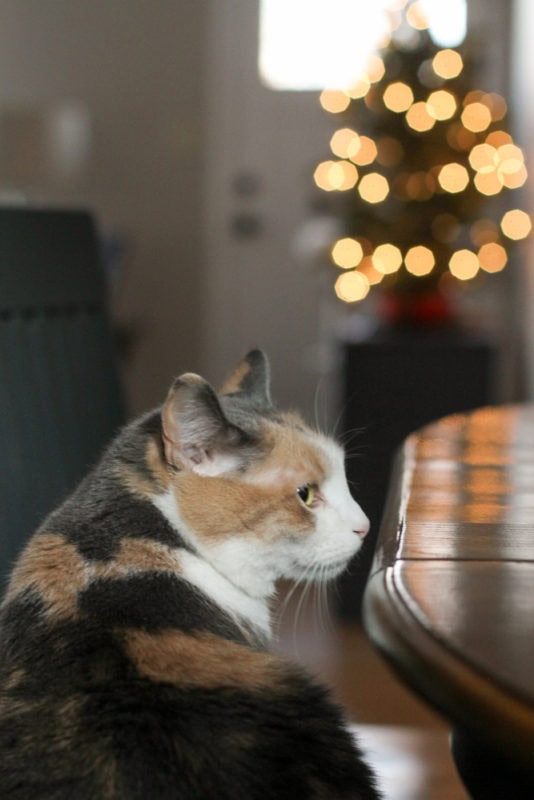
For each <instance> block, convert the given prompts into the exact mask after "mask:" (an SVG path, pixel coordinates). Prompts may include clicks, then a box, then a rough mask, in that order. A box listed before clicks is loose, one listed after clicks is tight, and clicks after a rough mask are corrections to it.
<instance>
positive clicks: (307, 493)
mask: <svg viewBox="0 0 534 800" xmlns="http://www.w3.org/2000/svg"><path fill="white" fill-rule="evenodd" d="M297 494H298V496H299V497H300V499H301V500H302V502H303V503H304V505H305V506H311V505H312V504H313V501H314V500H315V497H316V489H315V488H314V487H313V486H310V484H309V483H307V484H306V485H305V486H299V488H298V489H297Z"/></svg>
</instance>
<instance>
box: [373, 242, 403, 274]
mask: <svg viewBox="0 0 534 800" xmlns="http://www.w3.org/2000/svg"><path fill="white" fill-rule="evenodd" d="M372 261H373V266H374V268H375V269H376V270H378V272H382V273H383V274H384V275H391V274H392V273H393V272H397V270H398V269H399V268H400V266H401V264H402V253H401V251H400V250H399V248H398V247H396V246H395V245H394V244H390V243H389V242H387V243H386V244H380V245H378V247H377V248H376V249H375V251H374V253H373V255H372Z"/></svg>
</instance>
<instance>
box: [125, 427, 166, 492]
mask: <svg viewBox="0 0 534 800" xmlns="http://www.w3.org/2000/svg"><path fill="white" fill-rule="evenodd" d="M145 462H146V464H147V466H148V469H149V470H150V473H151V475H152V477H153V479H154V482H155V486H154V483H152V482H151V481H150V480H149V479H147V478H146V477H143V476H142V475H140V474H139V473H138V472H137V471H136V470H135V469H133V468H132V467H128V466H126V465H125V464H119V465H117V466H116V467H115V475H116V476H117V478H118V479H119V481H120V482H121V484H122V485H123V486H124V487H126V489H128V491H129V492H131V493H132V494H133V495H135V496H136V497H142V498H143V499H147V498H148V499H150V498H152V497H153V496H154V493H155V492H156V493H158V492H163V491H165V489H166V488H167V486H168V485H169V482H170V480H171V475H170V474H169V470H168V468H167V465H166V464H165V463H164V462H163V461H162V457H161V450H160V448H159V447H158V443H157V442H156V440H155V439H149V440H148V442H147V446H146V450H145Z"/></svg>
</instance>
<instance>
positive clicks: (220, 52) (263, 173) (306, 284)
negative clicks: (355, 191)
mask: <svg viewBox="0 0 534 800" xmlns="http://www.w3.org/2000/svg"><path fill="white" fill-rule="evenodd" d="M210 14H211V17H210V32H209V35H210V41H209V67H208V72H207V114H208V125H207V127H208V133H207V142H206V162H205V163H206V172H205V183H204V187H205V208H206V218H205V219H206V226H205V241H204V252H205V259H206V264H207V270H206V276H207V277H206V283H205V287H204V298H203V301H204V321H205V322H204V325H203V343H202V344H203V353H204V363H203V369H204V371H205V374H206V375H207V376H209V377H210V379H212V380H213V381H215V382H217V381H220V380H221V378H222V377H223V375H224V373H225V372H226V371H227V370H228V368H229V367H230V366H231V365H232V364H233V362H234V361H235V360H236V359H238V358H239V357H240V356H241V355H242V354H243V353H244V352H245V351H246V350H247V349H248V348H251V347H262V348H264V349H265V350H266V351H267V352H268V354H269V357H270V359H271V363H272V368H273V394H274V397H275V399H276V400H277V401H278V402H279V403H280V405H281V406H288V405H289V406H293V407H298V408H300V409H302V410H303V411H304V413H305V414H306V415H307V416H308V417H310V418H312V419H313V415H314V398H315V392H316V388H317V386H318V384H319V382H320V377H321V371H322V370H324V369H325V368H326V369H329V366H328V364H326V367H325V363H324V359H321V358H319V357H318V350H317V344H318V342H319V335H320V334H319V328H320V317H321V314H323V310H322V309H323V306H324V303H325V302H327V303H328V302H330V300H329V297H330V294H331V291H332V290H331V281H330V280H329V277H328V264H324V263H323V264H321V263H320V259H319V260H318V259H313V258H311V257H309V255H308V256H303V255H302V254H301V255H300V256H299V254H298V253H297V252H296V250H297V249H298V247H297V242H298V240H299V238H302V231H303V226H304V225H306V224H308V223H309V221H310V219H311V218H312V217H313V216H314V214H316V213H317V211H316V209H315V208H314V204H315V203H316V202H317V200H318V199H319V198H318V190H317V189H316V188H315V186H314V183H313V172H314V168H315V166H316V165H317V163H318V162H319V161H321V160H322V159H324V158H325V156H327V154H328V142H329V138H330V135H331V133H332V122H331V120H329V119H328V115H327V114H326V113H325V112H324V111H323V110H322V108H321V107H320V105H319V102H318V92H305V91H275V90H272V89H268V88H266V87H265V86H263V85H262V84H261V82H260V78H259V74H258V67H257V63H258V18H259V3H258V2H256V0H224V2H212V3H211V8H210ZM319 355H320V353H319ZM324 383H326V382H324ZM322 394H323V391H321V395H322Z"/></svg>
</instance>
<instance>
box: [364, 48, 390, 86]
mask: <svg viewBox="0 0 534 800" xmlns="http://www.w3.org/2000/svg"><path fill="white" fill-rule="evenodd" d="M385 71H386V67H385V64H384V62H383V61H382V59H381V58H380V56H377V55H372V56H370V57H369V59H368V61H367V64H366V66H365V72H366V75H367V77H368V78H369V80H370V81H371V83H378V81H380V80H382V78H383V77H384V73H385Z"/></svg>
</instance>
